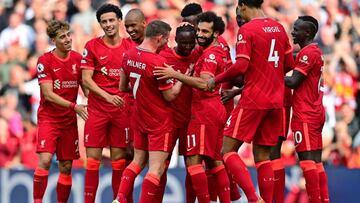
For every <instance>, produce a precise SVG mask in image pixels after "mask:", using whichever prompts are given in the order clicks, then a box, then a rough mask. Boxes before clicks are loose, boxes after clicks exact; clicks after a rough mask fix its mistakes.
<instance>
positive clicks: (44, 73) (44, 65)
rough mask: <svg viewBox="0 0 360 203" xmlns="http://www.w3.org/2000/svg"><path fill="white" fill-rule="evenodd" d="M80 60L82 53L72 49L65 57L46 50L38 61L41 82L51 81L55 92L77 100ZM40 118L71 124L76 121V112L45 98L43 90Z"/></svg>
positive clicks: (70, 99) (67, 98) (68, 98)
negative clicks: (62, 57)
mask: <svg viewBox="0 0 360 203" xmlns="http://www.w3.org/2000/svg"><path fill="white" fill-rule="evenodd" d="M80 61H81V54H79V53H77V52H75V51H70V53H69V55H68V57H67V58H65V59H61V58H59V57H57V56H56V55H55V54H54V53H53V52H52V51H50V52H46V53H45V54H43V55H42V56H40V57H39V59H38V63H37V72H38V73H37V76H38V81H39V84H41V83H45V82H51V83H52V84H53V92H54V93H55V94H57V95H59V96H61V97H62V98H64V99H66V100H68V101H70V102H76V99H77V95H78V90H79V85H80V82H81V71H80ZM38 119H39V120H43V119H44V120H47V121H49V122H56V123H59V124H61V125H71V124H74V122H76V113H75V111H74V110H72V109H70V108H67V107H62V106H59V105H57V104H55V103H52V102H49V101H47V100H45V98H44V95H43V94H42V92H41V99H40V106H39V110H38Z"/></svg>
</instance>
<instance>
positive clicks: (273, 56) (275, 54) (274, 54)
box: [268, 39, 279, 68]
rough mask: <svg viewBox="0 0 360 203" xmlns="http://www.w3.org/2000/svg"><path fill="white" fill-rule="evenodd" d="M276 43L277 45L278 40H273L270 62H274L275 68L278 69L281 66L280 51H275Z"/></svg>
mask: <svg viewBox="0 0 360 203" xmlns="http://www.w3.org/2000/svg"><path fill="white" fill-rule="evenodd" d="M275 43H276V40H275V39H272V40H271V46H270V53H269V57H268V61H269V62H274V67H275V68H277V67H278V66H279V55H278V51H276V50H274V49H275Z"/></svg>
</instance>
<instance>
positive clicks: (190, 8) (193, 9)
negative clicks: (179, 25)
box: [180, 3, 203, 18]
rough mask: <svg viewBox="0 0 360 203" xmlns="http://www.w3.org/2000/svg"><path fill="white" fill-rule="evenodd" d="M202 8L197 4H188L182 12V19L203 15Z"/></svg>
mask: <svg viewBox="0 0 360 203" xmlns="http://www.w3.org/2000/svg"><path fill="white" fill-rule="evenodd" d="M202 12H203V11H202V8H201V6H200V5H199V4H197V3H190V4H187V5H186V6H185V7H184V8H183V9H182V10H181V14H180V15H181V17H183V18H185V17H188V16H192V15H198V14H200V13H202Z"/></svg>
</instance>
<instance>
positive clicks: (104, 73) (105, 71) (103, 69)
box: [100, 66, 108, 75]
mask: <svg viewBox="0 0 360 203" xmlns="http://www.w3.org/2000/svg"><path fill="white" fill-rule="evenodd" d="M100 71H101V73H102V74H103V75H107V74H108V70H107V68H106V67H105V66H104V67H102V68H101V69H100Z"/></svg>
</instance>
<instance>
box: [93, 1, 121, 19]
mask: <svg viewBox="0 0 360 203" xmlns="http://www.w3.org/2000/svg"><path fill="white" fill-rule="evenodd" d="M110 12H114V13H115V14H116V16H117V17H118V19H120V20H122V12H121V10H120V8H119V7H118V6H115V5H114V4H103V5H102V6H100V8H99V9H98V10H97V11H96V19H97V21H98V22H100V17H101V15H102V14H104V13H110Z"/></svg>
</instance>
